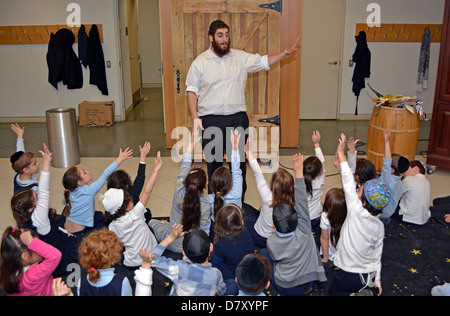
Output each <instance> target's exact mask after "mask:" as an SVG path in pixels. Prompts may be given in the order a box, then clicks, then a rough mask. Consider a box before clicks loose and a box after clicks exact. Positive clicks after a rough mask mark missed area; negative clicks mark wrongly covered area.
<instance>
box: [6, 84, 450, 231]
mask: <svg viewBox="0 0 450 316" xmlns="http://www.w3.org/2000/svg"><path fill="white" fill-rule="evenodd" d="M145 96H146V97H148V98H149V100H148V101H144V102H142V103H141V104H140V105H138V106H137V107H136V108H135V110H134V111H133V112H132V113H131V114H130V115H129V117H128V119H127V122H121V123H117V124H115V125H114V126H113V127H110V128H79V135H80V155H81V157H82V158H81V165H80V166H81V167H82V168H85V169H87V170H90V171H91V173H92V175H93V177H94V179H96V178H98V176H100V174H101V173H102V172H103V170H104V169H105V168H106V167H107V166H108V165H109V164H110V163H111V162H112V161H113V160H114V159H115V157H116V156H117V154H118V149H119V148H120V147H127V146H130V147H132V148H133V149H134V150H135V153H138V152H139V147H138V146H139V145H140V144H143V143H144V142H145V141H147V140H149V141H150V142H151V143H152V150H151V152H150V154H149V156H148V160H147V161H148V167H147V175H149V174H150V173H151V171H152V168H153V157H154V156H155V155H156V152H157V151H158V150H160V151H161V152H162V154H163V157H164V158H163V161H164V166H163V169H162V171H161V172H160V175H159V177H158V181H157V183H156V187H155V189H154V191H153V193H152V196H151V199H150V201H149V203H148V205H147V207H148V208H150V209H151V210H152V212H153V215H154V216H155V217H163V216H168V215H169V212H170V208H171V204H172V196H173V189H174V185H175V178H176V175H177V172H178V167H179V165H178V164H177V163H175V162H173V161H172V159H171V157H170V151H169V150H166V149H165V148H164V143H165V138H164V130H163V120H162V97H161V90H160V89H147V90H145ZM21 125H23V126H26V134H25V146H26V149H27V151H31V152H34V153H37V152H38V150H39V149H40V147H39V146H40V144H42V143H43V142H47V131H46V124H45V123H23V124H21ZM314 129H318V130H320V131H321V134H322V141H321V145H322V149H323V151H324V154H325V156H326V157H325V158H326V163H325V167H326V174H327V175H329V176H327V178H326V183H325V190H324V192H327V191H328V189H330V188H332V187H339V186H340V185H341V183H340V177H339V175H333V174H335V173H336V169H335V168H334V166H333V164H332V160H331V158H332V155H333V154H334V152H335V150H336V146H337V138H338V135H339V133H340V132H344V133H345V134H347V135H355V136H356V137H358V138H360V139H361V140H362V141H365V139H366V138H367V132H368V122H367V121H301V124H300V130H299V136H300V142H299V143H300V144H299V148H297V149H281V150H280V163H281V165H282V166H285V167H287V168H290V167H292V158H291V156H292V155H293V154H294V153H295V152H298V151H300V152H302V153H303V154H304V155H306V156H308V155H312V154H313V146H312V142H311V133H312V130H314ZM0 131H1V132H0V187H2V188H3V190H1V191H0V233H2V232H3V230H4V229H5V228H6V227H7V226H8V225H14V220H13V218H12V215H11V211H10V205H9V203H10V199H11V197H12V192H13V186H12V177H13V171H12V169H11V165H10V163H9V157H10V155H11V154H12V153H13V152H14V150H15V135H14V133H13V132H12V131H11V130H10V124H0ZM428 134H429V122H422V125H421V135H420V139H421V141H420V142H419V148H418V154H419V153H420V152H421V151H426V150H427V146H428V142H427V140H426V139H427V138H428ZM358 150H360V151H362V152H361V155H363V154H364V151H365V150H366V147H365V146H362V147H359V148H358ZM38 156H39V155H38ZM135 156H138V154H135ZM99 157H100V158H99ZM417 159H420V160H422V161H423V162H425V160H426V159H425V158H424V157H423V156H422V155H418V156H417ZM38 161H39V162H40V161H41V158H39V159H38ZM138 161H139V160H138V158H133V159H131V160H129V161H126V162H124V163H123V165H122V166H121V169H124V170H126V171H127V172H128V173H129V174H130V175H131V176H132V177H134V176H135V174H136V171H137V165H138ZM248 170H249V171H248V172H247V183H248V191H247V194H246V202H247V203H249V204H251V205H253V206H255V207H259V205H260V203H261V202H260V197H259V194H258V192H257V189H256V185H255V181H254V177H253V173H252V171H251V169H250V168H249V169H248ZM64 172H65V169H57V168H52V171H51V173H52V177H51V204H50V205H51V207H53V208H55V209H57V210H59V211H62V204H61V199H62V197H63V187H62V184H61V179H62V176H63V174H64ZM266 178H267V179H269V178H270V175H269V174H267V175H266ZM427 178H428V179H429V181H430V182H431V188H432V198H435V197H441V196H448V195H450V188H449V185H448V183H450V181H449V180H450V171H448V170H441V169H437V170H436V171H435V172H434V173H433V174H432V175H427ZM147 179H148V177H147ZM104 191H105V188H103V190H101V193H103V192H104ZM96 203H97V209H98V210H103V209H102V206H101V204H100V203H99V202H98V201H97V202H96Z"/></svg>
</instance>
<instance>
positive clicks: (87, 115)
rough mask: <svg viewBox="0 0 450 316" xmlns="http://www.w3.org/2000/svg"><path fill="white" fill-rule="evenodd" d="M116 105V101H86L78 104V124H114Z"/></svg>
mask: <svg viewBox="0 0 450 316" xmlns="http://www.w3.org/2000/svg"><path fill="white" fill-rule="evenodd" d="M114 106H115V105H114V101H109V102H88V101H85V102H83V103H81V104H79V106H78V115H79V116H78V124H79V125H80V126H113V125H114Z"/></svg>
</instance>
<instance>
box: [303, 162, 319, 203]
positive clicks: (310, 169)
mask: <svg viewBox="0 0 450 316" xmlns="http://www.w3.org/2000/svg"><path fill="white" fill-rule="evenodd" d="M322 169H323V165H322V162H321V161H320V159H319V158H317V156H311V157H308V158H307V159H305V161H304V162H303V176H304V178H305V185H306V193H308V194H309V195H311V196H312V193H313V188H312V182H313V180H314V179H316V178H317V176H318V175H320V173H321V172H322Z"/></svg>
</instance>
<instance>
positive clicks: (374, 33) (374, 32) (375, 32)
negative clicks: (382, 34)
mask: <svg viewBox="0 0 450 316" xmlns="http://www.w3.org/2000/svg"><path fill="white" fill-rule="evenodd" d="M376 34H377V31H376V30H375V31H373V36H372V39H373V40H374V39H375V35H376Z"/></svg>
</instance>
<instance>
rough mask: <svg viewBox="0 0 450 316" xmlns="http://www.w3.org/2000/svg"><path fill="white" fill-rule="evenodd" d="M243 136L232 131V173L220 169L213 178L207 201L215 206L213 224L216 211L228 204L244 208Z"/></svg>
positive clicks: (212, 211) (212, 215) (212, 214)
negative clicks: (241, 144)
mask: <svg viewBox="0 0 450 316" xmlns="http://www.w3.org/2000/svg"><path fill="white" fill-rule="evenodd" d="M240 139H241V134H240V133H239V132H238V130H235V131H233V130H232V131H231V135H230V140H231V145H232V152H231V171H230V169H228V168H226V167H223V166H222V167H220V168H218V169H217V170H216V171H214V173H213V174H212V176H211V179H210V180H209V188H210V190H209V191H210V192H212V193H211V194H209V195H208V197H207V200H208V202H209V203H211V204H212V205H213V208H212V210H211V221H212V224H213V222H214V220H215V216H214V210H215V211H216V212H217V211H219V210H220V209H221V208H222V207H223V206H224V205H226V204H234V205H237V206H238V207H242V192H243V191H242V184H243V178H242V170H241V160H240V155H239V141H240ZM213 233H214V231H212V232H211V233H210V237H211V240H214V236H213V235H214V234H213Z"/></svg>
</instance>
